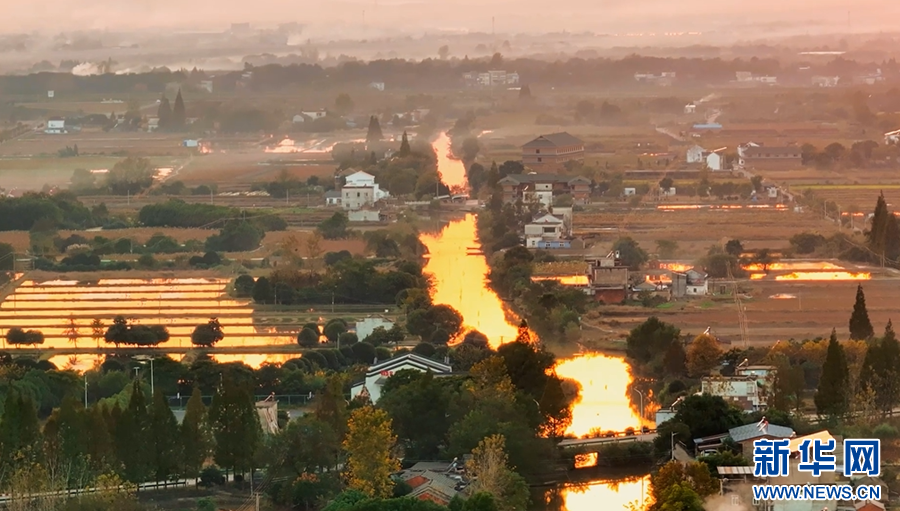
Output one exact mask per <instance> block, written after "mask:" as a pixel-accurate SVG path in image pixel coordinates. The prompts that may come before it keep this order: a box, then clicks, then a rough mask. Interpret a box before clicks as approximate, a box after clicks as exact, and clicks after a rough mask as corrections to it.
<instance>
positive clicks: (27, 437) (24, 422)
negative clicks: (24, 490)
mask: <svg viewBox="0 0 900 511" xmlns="http://www.w3.org/2000/svg"><path fill="white" fill-rule="evenodd" d="M40 441H41V430H40V426H39V424H38V416H37V408H36V407H35V406H34V403H32V401H31V399H29V398H28V397H26V396H23V395H22V393H21V392H19V391H18V390H16V389H15V388H13V387H9V390H7V392H6V400H5V402H4V405H3V416H2V417H0V470H4V469H9V468H12V467H14V466H15V464H16V463H17V462H18V461H22V462H27V461H33V460H37V459H39V457H40V452H41V449H40Z"/></svg>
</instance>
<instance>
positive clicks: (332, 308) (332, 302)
mask: <svg viewBox="0 0 900 511" xmlns="http://www.w3.org/2000/svg"><path fill="white" fill-rule="evenodd" d="M331 313H332V314H334V291H332V292H331Z"/></svg>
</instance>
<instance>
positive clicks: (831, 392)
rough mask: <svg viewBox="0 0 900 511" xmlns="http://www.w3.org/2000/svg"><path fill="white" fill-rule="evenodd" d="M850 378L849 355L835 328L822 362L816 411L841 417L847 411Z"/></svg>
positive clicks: (829, 415)
mask: <svg viewBox="0 0 900 511" xmlns="http://www.w3.org/2000/svg"><path fill="white" fill-rule="evenodd" d="M849 380H850V374H849V370H848V368H847V355H846V354H845V353H844V347H843V346H841V343H839V342H838V340H837V333H836V332H835V330H832V331H831V338H830V339H829V340H828V351H827V352H826V354H825V363H824V364H822V376H821V377H820V378H819V387H818V388H817V389H816V397H815V403H816V411H817V412H818V414H819V415H821V416H828V417H841V416H843V415H844V414H845V413H847V404H848V397H849V396H847V385H848V382H849Z"/></svg>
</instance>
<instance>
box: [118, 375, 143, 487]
mask: <svg viewBox="0 0 900 511" xmlns="http://www.w3.org/2000/svg"><path fill="white" fill-rule="evenodd" d="M149 428H150V421H149V417H148V415H147V404H146V399H145V398H144V388H143V386H142V385H141V382H140V381H139V380H137V379H135V380H134V382H133V383H132V384H131V397H130V398H129V399H128V406H127V407H126V408H125V409H124V410H122V414H121V416H119V417H118V420H117V421H116V428H115V434H114V437H115V439H114V440H115V443H116V452H117V453H118V454H117V457H118V459H119V460H120V461H121V462H122V463H123V465H124V472H123V476H124V477H125V479H127V480H129V481H131V482H133V483H139V482H143V481H145V480H146V478H147V476H149V475H150V473H151V472H152V465H151V461H152V460H151V451H150V445H149V442H148V441H147V438H148V436H149V434H150V432H149Z"/></svg>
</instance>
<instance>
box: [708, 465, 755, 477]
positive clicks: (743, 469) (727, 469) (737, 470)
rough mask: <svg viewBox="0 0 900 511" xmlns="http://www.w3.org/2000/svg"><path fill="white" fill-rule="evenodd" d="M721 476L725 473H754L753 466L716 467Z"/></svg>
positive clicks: (744, 474)
mask: <svg viewBox="0 0 900 511" xmlns="http://www.w3.org/2000/svg"><path fill="white" fill-rule="evenodd" d="M716 471H718V472H719V475H720V476H724V475H742V476H746V475H753V467H716Z"/></svg>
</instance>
